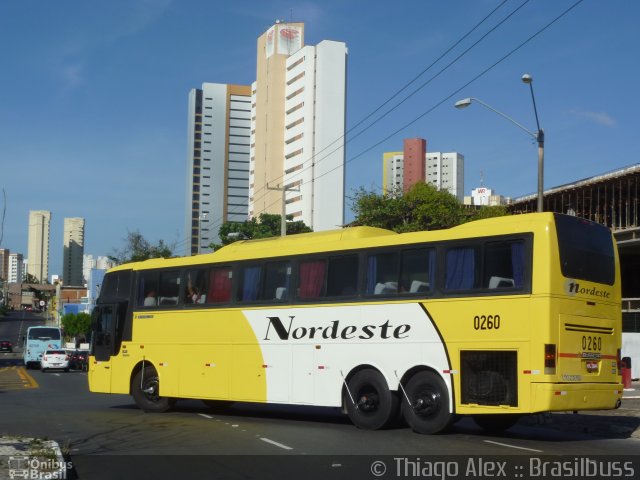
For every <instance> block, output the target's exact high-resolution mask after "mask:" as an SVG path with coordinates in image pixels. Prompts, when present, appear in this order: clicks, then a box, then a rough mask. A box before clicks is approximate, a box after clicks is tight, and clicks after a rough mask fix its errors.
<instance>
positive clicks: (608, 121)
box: [571, 110, 616, 127]
mask: <svg viewBox="0 0 640 480" xmlns="http://www.w3.org/2000/svg"><path fill="white" fill-rule="evenodd" d="M571 113H572V114H573V115H575V116H577V117H579V118H583V119H585V120H589V121H592V122H595V123H597V124H599V125H604V126H605V127H613V126H614V125H615V124H616V120H615V119H614V118H613V117H611V115H609V114H608V113H606V112H588V111H584V110H571Z"/></svg>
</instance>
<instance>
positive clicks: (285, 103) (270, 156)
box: [249, 23, 347, 231]
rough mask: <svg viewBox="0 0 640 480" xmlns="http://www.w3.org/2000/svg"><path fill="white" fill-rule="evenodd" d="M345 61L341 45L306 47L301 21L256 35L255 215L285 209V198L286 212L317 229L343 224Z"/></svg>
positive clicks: (253, 115) (251, 210) (252, 198)
mask: <svg viewBox="0 0 640 480" xmlns="http://www.w3.org/2000/svg"><path fill="white" fill-rule="evenodd" d="M346 61H347V48H346V45H345V44H344V43H342V42H334V41H326V40H325V41H322V42H320V43H319V44H318V45H317V46H315V47H314V46H304V24H302V23H277V24H276V25H274V26H272V27H271V28H270V29H269V30H267V31H266V32H265V33H264V34H263V35H261V36H260V37H259V38H258V56H257V71H256V81H255V82H254V84H253V85H252V104H251V110H252V111H251V119H252V123H251V175H250V199H249V215H250V216H251V217H257V216H258V215H259V214H260V213H263V212H264V213H276V214H280V213H281V212H282V207H283V205H282V199H283V196H284V197H285V205H286V207H285V208H286V214H287V215H292V216H293V218H294V220H302V221H304V222H305V223H306V224H307V225H308V226H310V227H311V228H313V230H315V231H319V230H327V229H333V228H336V227H338V226H340V225H342V224H343V223H344V188H345V187H344V175H345V171H344V134H345V104H346V68H347V66H346ZM283 189H284V190H286V192H285V194H284V195H283V192H282V190H283Z"/></svg>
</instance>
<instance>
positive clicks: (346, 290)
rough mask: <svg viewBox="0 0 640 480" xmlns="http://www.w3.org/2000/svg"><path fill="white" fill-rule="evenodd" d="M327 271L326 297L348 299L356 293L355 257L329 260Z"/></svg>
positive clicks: (356, 264)
mask: <svg viewBox="0 0 640 480" xmlns="http://www.w3.org/2000/svg"><path fill="white" fill-rule="evenodd" d="M328 270H329V273H328V275H327V296H328V297H348V296H353V295H355V294H356V293H358V256H357V255H344V256H342V257H333V258H330V259H329V269H328Z"/></svg>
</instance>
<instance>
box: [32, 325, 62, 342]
mask: <svg viewBox="0 0 640 480" xmlns="http://www.w3.org/2000/svg"><path fill="white" fill-rule="evenodd" d="M29 340H60V330H59V329H57V328H32V329H30V330H29Z"/></svg>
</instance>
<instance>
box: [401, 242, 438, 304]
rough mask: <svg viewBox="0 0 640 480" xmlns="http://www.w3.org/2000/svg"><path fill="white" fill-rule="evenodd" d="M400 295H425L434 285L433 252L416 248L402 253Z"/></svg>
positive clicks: (428, 249) (429, 249)
mask: <svg viewBox="0 0 640 480" xmlns="http://www.w3.org/2000/svg"><path fill="white" fill-rule="evenodd" d="M400 271H401V273H400V292H401V293H427V292H431V291H432V290H433V285H434V283H435V250H434V249H433V248H416V249H412V250H405V251H403V252H402V261H401V270H400Z"/></svg>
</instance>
